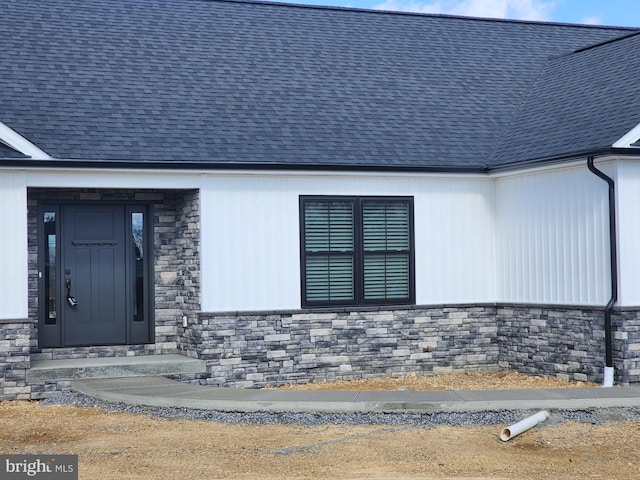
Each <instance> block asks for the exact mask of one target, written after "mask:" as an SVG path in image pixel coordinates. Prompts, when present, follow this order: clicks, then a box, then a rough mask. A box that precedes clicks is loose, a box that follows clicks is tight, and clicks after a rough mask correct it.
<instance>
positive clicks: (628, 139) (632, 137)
mask: <svg viewBox="0 0 640 480" xmlns="http://www.w3.org/2000/svg"><path fill="white" fill-rule="evenodd" d="M638 140H640V123H639V124H638V125H636V126H635V127H634V128H632V129H631V130H630V131H629V132H628V133H627V134H626V135H625V136H624V137H622V138H621V139H620V140H618V141H617V142H616V143H614V144H613V147H614V148H637V147H632V146H631V144H632V143H636V142H637V141H638Z"/></svg>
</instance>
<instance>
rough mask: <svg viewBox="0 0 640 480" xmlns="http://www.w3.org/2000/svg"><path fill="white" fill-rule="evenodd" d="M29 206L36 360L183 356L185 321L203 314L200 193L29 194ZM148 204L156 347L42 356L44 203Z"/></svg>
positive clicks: (97, 191) (71, 349) (46, 191)
mask: <svg viewBox="0 0 640 480" xmlns="http://www.w3.org/2000/svg"><path fill="white" fill-rule="evenodd" d="M27 201H28V208H29V212H28V242H29V318H30V320H31V321H32V322H33V324H34V326H35V328H34V329H33V332H32V335H31V350H32V355H31V358H32V359H35V360H37V359H62V358H84V357H109V356H111V357H113V356H127V355H148V354H162V353H178V351H179V350H180V349H179V347H178V344H179V343H180V342H181V337H182V335H181V334H182V323H181V317H182V315H191V316H193V315H194V313H193V312H195V311H198V310H199V309H200V297H199V295H200V294H199V292H200V261H199V256H200V218H199V216H200V207H199V201H200V200H199V192H198V191H197V190H131V189H45V188H30V189H28V192H27ZM69 201H70V202H81V201H85V202H96V201H106V202H122V203H127V202H132V203H136V202H138V203H140V202H144V203H147V204H149V205H150V206H151V208H152V211H153V243H154V261H153V264H154V265H153V268H154V277H155V278H154V284H155V285H154V295H153V296H154V314H155V341H154V343H150V344H138V345H118V346H108V347H105V346H97V347H69V348H47V349H42V350H38V331H37V325H38V322H37V318H38V248H37V226H38V218H37V212H38V208H37V207H38V205H39V204H40V203H43V202H46V203H64V202H69ZM40 387H41V386H39V387H38V388H40Z"/></svg>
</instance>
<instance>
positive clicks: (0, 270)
mask: <svg viewBox="0 0 640 480" xmlns="http://www.w3.org/2000/svg"><path fill="white" fill-rule="evenodd" d="M0 221H1V222H2V227H1V229H2V230H1V231H2V234H1V235H0V319H8V320H10V319H24V318H27V315H28V313H27V310H28V305H27V298H28V287H27V272H28V268H27V184H26V178H25V175H24V174H23V173H18V172H7V171H2V170H0Z"/></svg>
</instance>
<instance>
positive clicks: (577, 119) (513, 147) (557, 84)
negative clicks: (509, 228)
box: [492, 34, 640, 166]
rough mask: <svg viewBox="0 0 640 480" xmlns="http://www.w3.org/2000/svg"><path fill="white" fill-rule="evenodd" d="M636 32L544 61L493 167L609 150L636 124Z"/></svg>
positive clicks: (639, 106) (639, 37)
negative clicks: (603, 149) (542, 67)
mask: <svg viewBox="0 0 640 480" xmlns="http://www.w3.org/2000/svg"><path fill="white" fill-rule="evenodd" d="M638 51H640V34H633V35H630V36H628V37H625V38H622V39H619V40H617V41H614V42H608V43H606V44H604V45H600V46H598V47H595V48H588V49H585V50H583V51H579V52H576V53H573V54H571V55H566V56H562V57H560V58H556V59H553V60H550V61H549V62H547V64H546V66H545V68H544V69H543V72H542V75H541V76H540V78H539V80H538V81H537V82H536V83H535V86H534V87H533V88H532V90H531V92H530V93H529V95H528V96H527V98H526V100H525V101H524V102H523V104H522V105H521V106H520V108H519V109H518V113H517V114H516V116H515V118H514V119H513V121H512V122H511V123H510V127H509V129H508V130H507V132H506V134H505V135H504V136H503V139H502V141H501V143H500V146H499V148H498V149H497V150H496V152H495V154H494V156H493V158H492V164H493V165H494V166H495V165H500V164H503V163H513V162H517V161H521V160H528V159H535V158H545V157H551V156H554V155H562V154H570V153H572V152H580V151H587V150H590V149H596V148H604V147H611V145H613V144H614V143H615V142H616V141H617V140H619V139H620V137H622V136H623V135H624V134H626V133H627V132H629V131H630V130H631V129H633V128H634V127H635V126H636V125H638V124H639V123H640V77H638V75H639V73H640V56H638V55H636V54H635V53H634V52H638Z"/></svg>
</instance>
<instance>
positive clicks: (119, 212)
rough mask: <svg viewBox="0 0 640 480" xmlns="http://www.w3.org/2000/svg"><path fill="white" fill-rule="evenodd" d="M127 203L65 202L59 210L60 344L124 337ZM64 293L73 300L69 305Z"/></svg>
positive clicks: (113, 341)
mask: <svg viewBox="0 0 640 480" xmlns="http://www.w3.org/2000/svg"><path fill="white" fill-rule="evenodd" d="M124 212H125V207H124V206H123V205H65V206H63V210H62V221H63V228H62V235H61V236H62V240H63V248H62V274H63V275H61V277H63V278H62V282H63V284H62V288H61V290H62V293H63V296H64V298H62V299H60V304H61V306H62V309H63V312H62V313H63V318H62V325H63V332H62V336H63V344H64V345H65V346H79V345H106V344H119V343H126V341H127V275H126V240H125V215H124ZM68 296H71V297H73V298H74V299H75V300H76V301H77V305H75V306H72V305H70V303H69V302H68V298H67V297H68Z"/></svg>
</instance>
